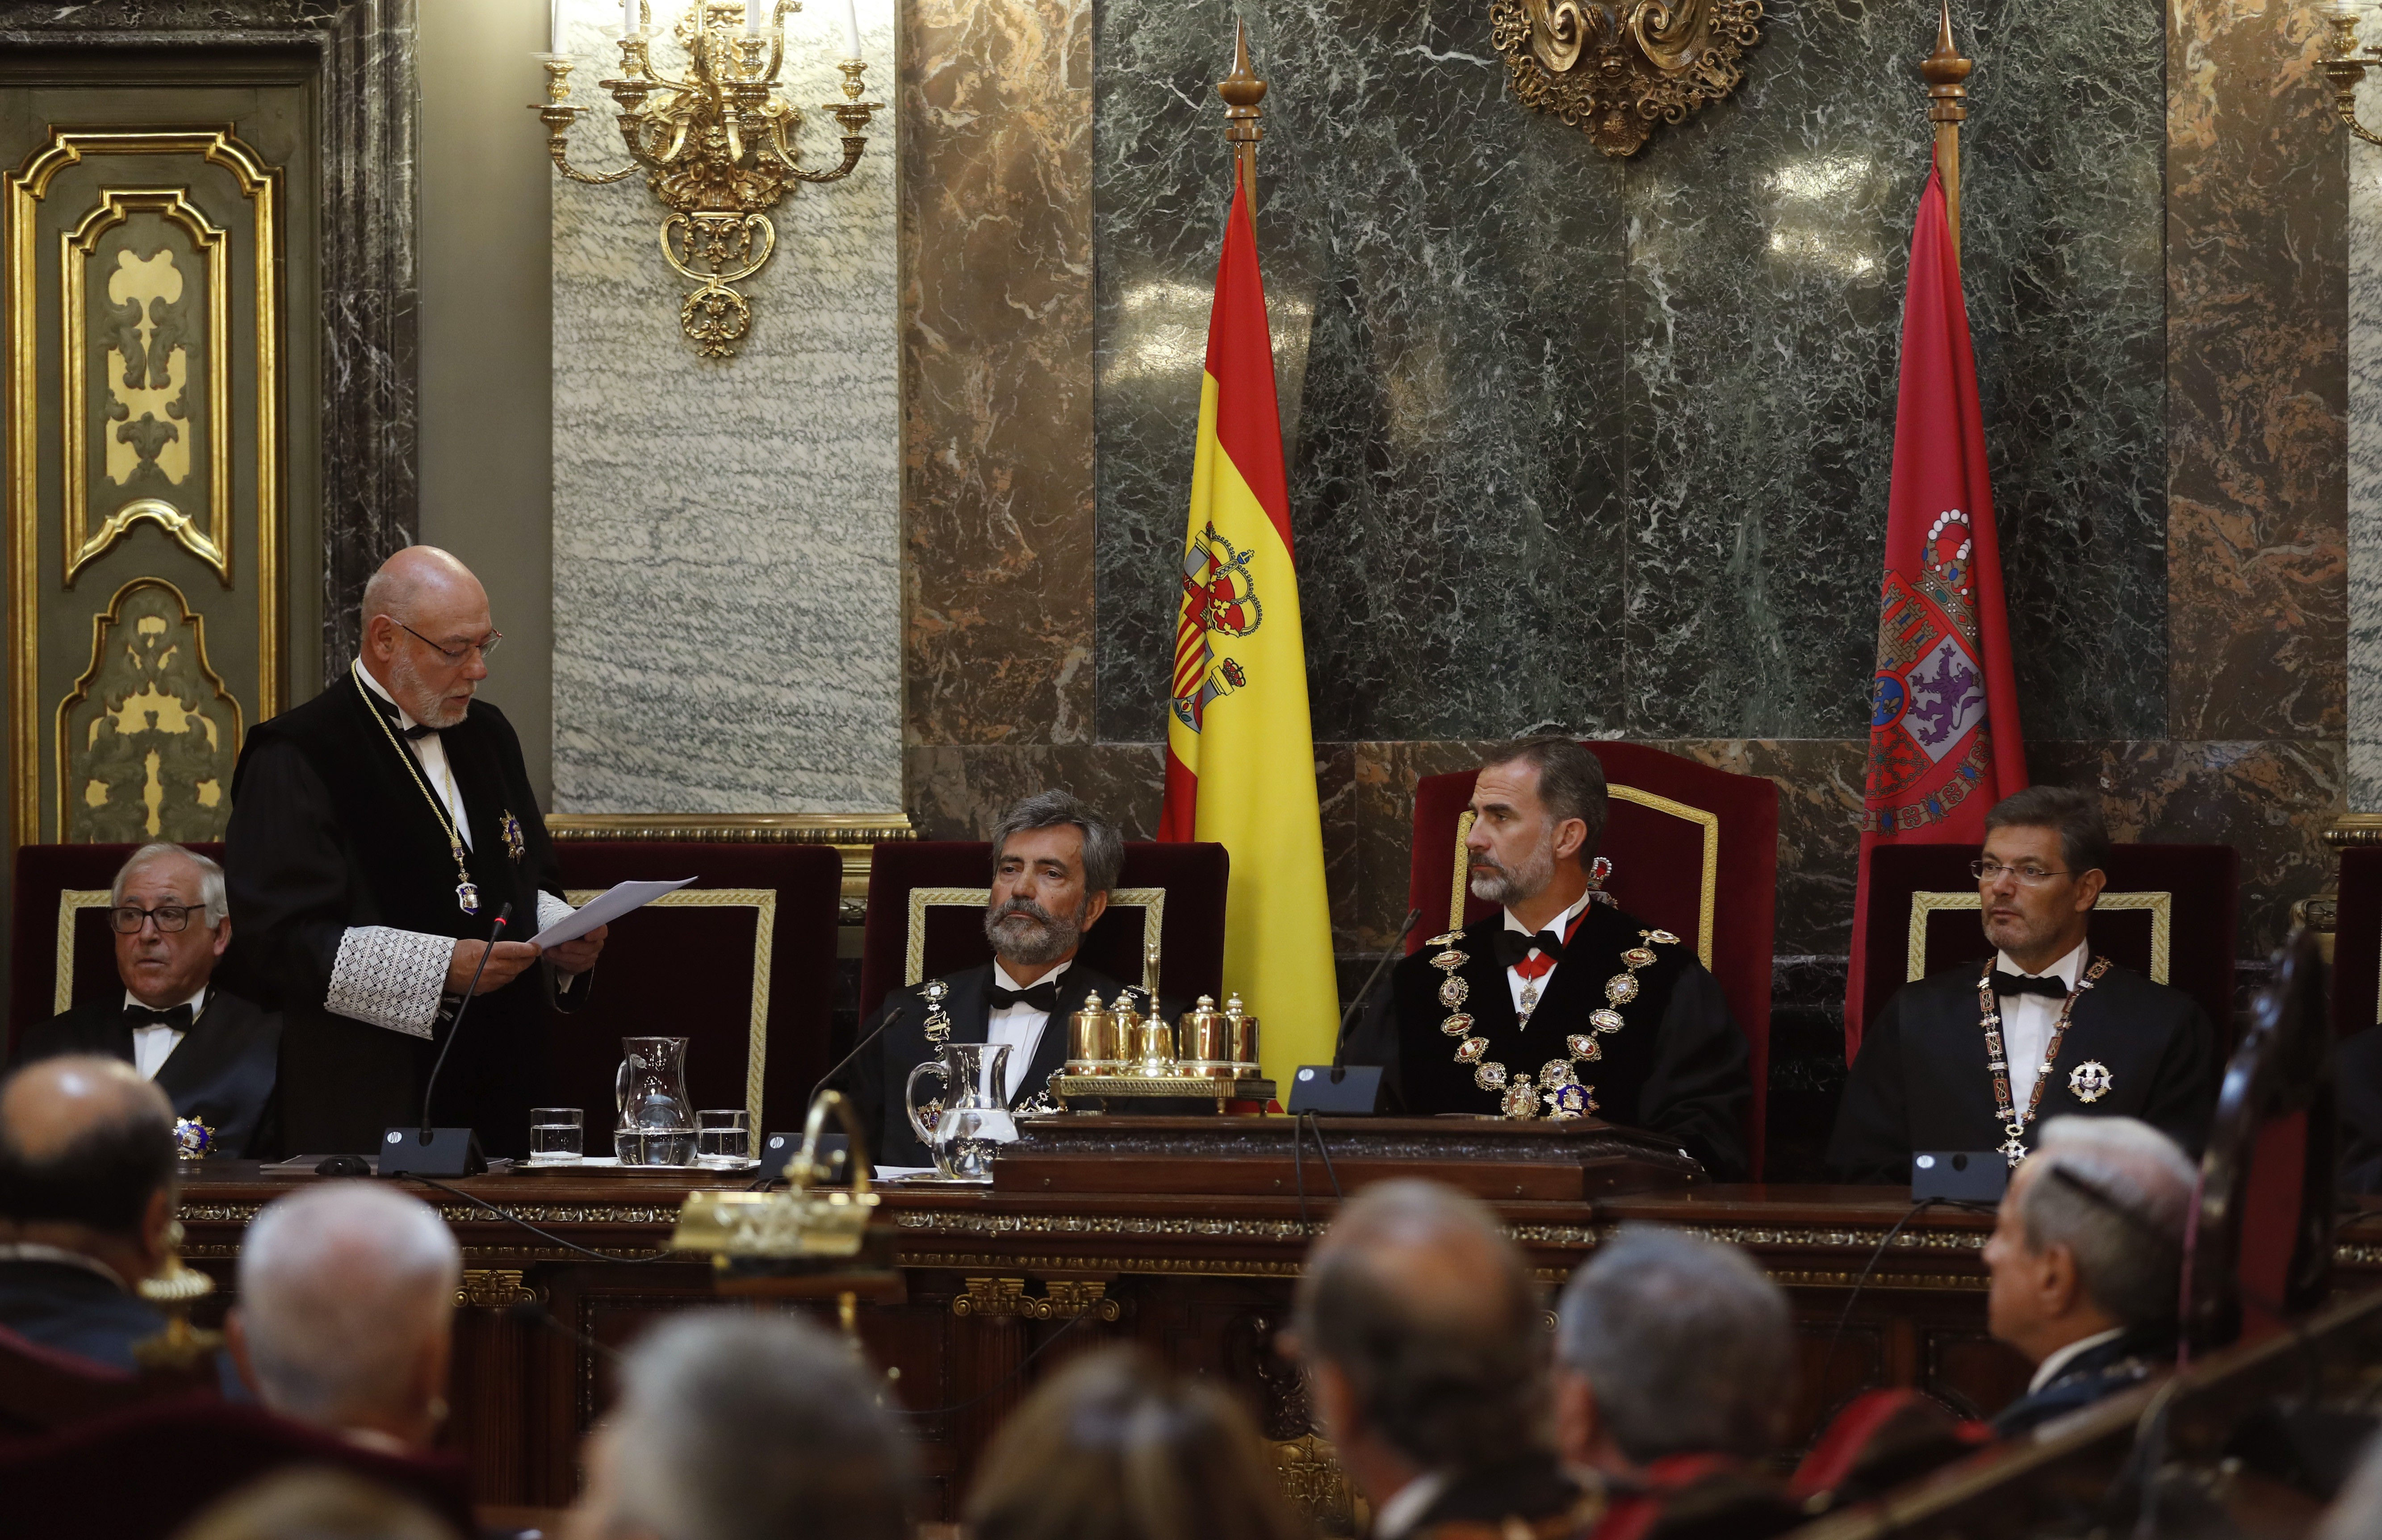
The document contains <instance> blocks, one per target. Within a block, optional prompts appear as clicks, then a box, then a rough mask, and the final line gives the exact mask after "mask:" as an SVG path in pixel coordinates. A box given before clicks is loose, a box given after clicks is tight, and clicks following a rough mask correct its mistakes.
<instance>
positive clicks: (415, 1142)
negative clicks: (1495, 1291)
mask: <svg viewBox="0 0 2382 1540" xmlns="http://www.w3.org/2000/svg"><path fill="white" fill-rule="evenodd" d="M512 918H513V906H511V905H510V904H507V905H506V906H504V907H503V908H501V909H499V910H497V919H496V928H495V930H493V931H492V932H491V933H490V935H489V937H488V941H487V944H486V945H485V946H483V947H482V948H481V949H480V961H479V963H478V964H477V966H475V967H473V969H472V981H471V982H470V983H469V984H466V985H465V986H464V987H463V998H462V1000H461V1002H460V1004H457V1005H456V1007H455V1019H454V1021H453V1022H452V1023H451V1024H450V1025H449V1026H448V1029H447V1041H445V1042H444V1043H442V1044H440V1045H439V1049H438V1058H437V1060H436V1062H435V1063H434V1064H432V1065H431V1066H430V1078H429V1079H428V1080H427V1081H426V1082H424V1085H423V1088H422V1122H421V1124H420V1126H419V1127H414V1128H402V1127H399V1128H391V1129H389V1130H388V1131H387V1133H385V1134H383V1135H381V1146H380V1174H381V1175H382V1176H384V1177H403V1176H408V1175H418V1176H423V1177H476V1176H478V1175H479V1174H480V1173H481V1172H483V1171H485V1170H486V1169H487V1167H488V1163H487V1160H486V1159H485V1157H484V1156H483V1155H482V1154H481V1153H480V1139H479V1135H478V1134H477V1133H476V1132H474V1131H473V1130H472V1129H470V1128H434V1127H431V1126H430V1102H431V1098H432V1097H433V1096H435V1095H436V1093H437V1090H438V1076H439V1074H440V1072H441V1071H443V1070H445V1069H446V1067H447V1055H448V1054H449V1053H453V1052H454V1051H455V1040H456V1039H457V1038H460V1037H461V1036H462V1035H463V1016H464V1014H465V1013H466V1012H467V1011H469V1010H470V1009H471V1008H472V997H473V995H475V994H476V993H478V992H479V989H480V975H481V974H482V973H484V972H485V971H486V969H487V967H488V955H489V954H490V953H492V952H494V951H495V950H496V949H497V942H498V941H499V940H501V939H502V938H503V936H504V933H505V927H506V926H507V925H509V924H510V923H511V922H512Z"/></svg>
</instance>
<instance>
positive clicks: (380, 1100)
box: [224, 546, 604, 1155]
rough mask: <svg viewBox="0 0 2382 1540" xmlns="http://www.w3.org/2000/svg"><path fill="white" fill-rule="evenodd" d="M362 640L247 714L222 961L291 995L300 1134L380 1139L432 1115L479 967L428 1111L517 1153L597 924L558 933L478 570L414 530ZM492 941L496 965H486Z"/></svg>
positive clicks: (549, 858) (372, 601) (286, 1056)
mask: <svg viewBox="0 0 2382 1540" xmlns="http://www.w3.org/2000/svg"><path fill="white" fill-rule="evenodd" d="M362 618H363V647H362V653H361V655H360V656H359V657H357V658H356V659H354V660H353V661H352V662H351V663H350V665H349V666H348V667H347V668H346V669H344V670H342V671H340V673H339V675H338V677H337V678H336V679H334V680H333V681H332V683H331V684H330V686H329V687H328V688H326V689H325V690H324V692H323V693H322V694H321V695H319V696H315V697H314V698H313V700H310V701H308V702H306V703H305V704H304V705H303V706H300V707H297V708H294V709H291V710H289V711H285V712H283V713H282V714H281V715H280V716H278V717H276V718H274V719H273V720H272V721H267V722H263V723H260V724H259V725H258V726H257V727H256V729H255V730H254V731H252V733H249V735H248V742H247V744H246V745H245V746H244V747H243V748H242V749H241V751H240V757H239V768H238V769H237V770H235V771H234V772H233V775H232V813H231V826H230V829H229V832H227V835H226V849H225V853H224V869H225V873H226V876H227V879H228V881H229V884H230V889H231V910H232V918H233V919H234V920H235V921H236V922H237V929H236V930H234V932H233V934H234V940H233V942H232V953H231V955H230V957H229V958H227V970H229V971H230V972H232V973H233V974H234V975H235V976H236V977H238V978H239V979H241V980H243V981H244V983H245V984H246V986H247V989H248V990H249V991H251V992H253V993H252V998H260V999H264V1000H266V1001H269V1002H270V1003H271V1004H276V1005H277V1006H278V1007H279V1008H280V1010H281V1013H282V1032H281V1078H280V1084H281V1119H282V1129H283V1140H282V1142H283V1145H284V1147H285V1151H286V1152H289V1153H300V1152H305V1153H337V1152H366V1151H371V1150H374V1149H376V1148H377V1147H378V1145H379V1143H380V1138H381V1133H382V1130H383V1129H385V1128H387V1127H393V1126H395V1125H399V1124H409V1123H412V1122H414V1121H416V1120H417V1119H419V1118H420V1117H421V1115H422V1097H423V1092H424V1082H425V1081H426V1079H427V1078H428V1077H429V1075H430V1071H431V1066H432V1064H433V1062H434V1061H435V1059H436V1056H437V1053H438V1052H439V1049H440V1047H441V1045H442V1044H443V1042H444V1041H445V1039H446V1035H447V1033H448V1030H449V1029H451V1027H452V1024H453V1022H454V1019H455V1015H456V1010H457V1007H458V1006H459V1005H460V1003H461V1001H462V998H463V993H464V992H465V990H466V989H468V988H470V987H471V981H472V979H473V971H474V969H479V970H480V971H479V984H478V990H477V992H478V994H479V995H480V996H481V997H482V998H481V999H480V1000H479V1002H478V1003H477V1004H475V1005H474V1006H473V1009H472V1012H471V1016H470V1018H469V1024H468V1027H467V1029H466V1030H465V1031H464V1033H463V1035H462V1037H461V1038H460V1040H459V1041H457V1042H456V1044H455V1048H454V1053H453V1055H452V1057H451V1058H450V1059H449V1060H448V1064H447V1067H446V1072H445V1075H444V1076H443V1078H441V1079H440V1080H439V1083H438V1100H437V1101H436V1103H434V1104H433V1105H432V1107H431V1109H430V1115H431V1121H432V1122H434V1123H436V1124H440V1125H446V1126H462V1125H468V1126H470V1127H473V1128H474V1129H476V1130H477V1131H478V1133H479V1136H480V1143H481V1145H482V1147H483V1148H484V1149H485V1150H486V1151H487V1152H488V1153H490V1154H492V1155H499V1154H521V1153H525V1152H526V1150H527V1146H528V1142H529V1109H530V1107H531V1106H532V1104H533V1103H535V1102H537V1101H538V1100H539V1099H540V1098H542V1097H544V1096H546V1095H547V1094H549V1093H548V1091H547V1090H546V1065H545V1054H544V1041H545V1034H546V1003H547V1000H548V998H549V997H551V998H552V999H553V1000H554V1001H555V1002H556V1003H557V1004H560V1005H561V1006H563V1007H564V1008H565V1009H568V1008H570V1007H571V1005H572V1004H576V1003H577V1002H578V1001H579V1000H581V999H583V998H584V995H585V992H586V989H587V987H588V978H587V975H588V970H589V969H591V968H593V967H595V959H596V956H597V955H598V954H599V953H600V952H601V951H602V950H603V945H604V931H603V930H602V929H601V928H598V929H596V930H593V931H590V932H589V933H588V934H587V935H585V936H583V937H582V938H580V939H579V940H577V941H574V942H567V943H565V944H563V945H561V946H559V947H557V948H555V949H554V950H553V951H552V952H550V953H546V954H544V955H541V953H540V951H539V949H538V948H537V947H536V946H535V945H534V944H532V943H530V942H527V941H526V940H520V939H516V940H509V941H500V942H495V944H493V945H491V944H490V942H489V937H490V935H491V932H492V929H493V926H494V923H495V920H496V918H497V913H498V912H499V911H500V910H501V909H502V908H503V907H504V906H506V905H507V904H510V905H511V906H512V919H511V922H510V926H509V928H508V930H507V932H506V933H507V934H508V935H510V936H511V937H515V938H523V937H528V936H532V935H534V934H536V933H537V932H538V931H539V930H543V929H544V928H545V927H546V926H547V925H549V924H552V923H553V922H554V921H555V920H557V919H559V918H561V917H562V916H564V915H566V914H568V913H569V912H570V908H571V906H570V905H569V904H568V903H566V902H565V901H564V899H563V896H562V879H561V874H560V873H559V871H558V870H557V869H556V867H555V862H554V850H553V847H552V845H551V844H548V842H547V839H546V819H544V817H543V816H542V815H541V814H540V813H539V810H538V806H537V799H536V795H535V794H534V792H532V790H531V789H530V783H529V771H528V770H527V769H526V768H525V767H524V766H523V764H522V752H521V740H520V738H518V737H517V736H516V735H515V734H514V733H513V729H512V724H511V723H510V722H508V721H505V718H504V714H503V713H502V712H500V711H498V710H497V708H495V707H494V706H491V705H489V704H488V703H487V702H486V701H484V700H481V699H479V698H477V691H478V688H479V684H480V681H482V680H484V679H485V678H486V677H487V676H488V667H487V659H488V657H489V655H490V654H492V653H493V652H494V651H495V650H496V647H497V643H498V642H500V641H501V640H502V639H503V636H502V634H501V633H499V632H498V631H497V629H496V627H495V626H494V625H493V624H492V623H490V619H489V614H488V596H487V592H486V590H485V589H484V588H482V587H481V586H480V581H479V579H477V578H475V577H473V575H472V573H471V571H470V569H468V568H466V567H465V566H464V565H463V563H461V562H460V561H457V560H456V559H455V558H454V557H452V556H450V555H448V553H447V552H445V551H443V550H439V549H437V548H436V547H432V546H410V547H408V548H405V549H404V550H401V551H399V552H398V553H397V554H396V555H395V556H392V557H390V558H389V559H388V561H387V562H385V563H384V564H383V565H382V567H381V569H380V571H379V572H377V573H374V574H373V577H372V581H371V582H370V583H368V584H367V585H365V587H364V596H363V608H362ZM484 961H485V967H482V964H483V962H484Z"/></svg>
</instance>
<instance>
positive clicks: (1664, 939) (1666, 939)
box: [1638, 930, 1680, 946]
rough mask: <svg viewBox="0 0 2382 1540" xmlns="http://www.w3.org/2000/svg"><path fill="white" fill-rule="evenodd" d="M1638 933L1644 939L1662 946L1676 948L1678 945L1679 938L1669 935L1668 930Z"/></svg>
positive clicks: (1641, 931)
mask: <svg viewBox="0 0 2382 1540" xmlns="http://www.w3.org/2000/svg"><path fill="white" fill-rule="evenodd" d="M1638 933H1639V935H1641V936H1643V937H1645V938H1646V939H1647V940H1648V941H1650V942H1661V943H1662V944H1663V945H1664V946H1677V945H1678V944H1680V943H1679V938H1678V937H1676V936H1675V935H1673V934H1671V932H1669V931H1668V930H1640V931H1639V932H1638Z"/></svg>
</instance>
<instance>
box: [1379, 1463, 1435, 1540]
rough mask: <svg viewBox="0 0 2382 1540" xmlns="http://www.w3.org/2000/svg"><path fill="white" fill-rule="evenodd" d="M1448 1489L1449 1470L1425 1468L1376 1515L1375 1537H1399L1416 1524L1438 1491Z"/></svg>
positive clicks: (1433, 1500)
mask: <svg viewBox="0 0 2382 1540" xmlns="http://www.w3.org/2000/svg"><path fill="white" fill-rule="evenodd" d="M1446 1490H1447V1472H1444V1471H1425V1472H1423V1473H1422V1474H1420V1475H1418V1476H1417V1477H1415V1479H1414V1480H1412V1481H1410V1482H1408V1483H1406V1485H1404V1486H1401V1487H1399V1488H1398V1489H1397V1490H1396V1491H1395V1492H1393V1493H1391V1494H1390V1500H1389V1501H1387V1502H1385V1503H1383V1504H1382V1505H1381V1511H1380V1512H1378V1513H1376V1514H1374V1515H1373V1540H1398V1537H1399V1536H1400V1535H1402V1534H1406V1531H1408V1530H1410V1529H1412V1528H1414V1527H1415V1525H1416V1523H1417V1522H1419V1521H1420V1520H1421V1518H1422V1516H1423V1515H1424V1514H1425V1513H1427V1512H1429V1511H1430V1505H1431V1504H1433V1503H1435V1502H1437V1501H1438V1500H1439V1495H1440V1494H1441V1493H1442V1492H1444V1491H1446Z"/></svg>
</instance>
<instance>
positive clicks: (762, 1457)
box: [565, 1311, 912, 1540]
mask: <svg viewBox="0 0 2382 1540" xmlns="http://www.w3.org/2000/svg"><path fill="white" fill-rule="evenodd" d="M621 1377H622V1380H623V1382H624V1384H623V1390H622V1394H621V1398H620V1409H619V1410H618V1411H615V1412H614V1413H613V1414H612V1417H611V1420H610V1421H609V1422H608V1423H607V1424H606V1425H605V1426H604V1427H603V1428H602V1429H601V1430H599V1431H598V1432H597V1434H596V1435H595V1437H594V1438H593V1439H592V1440H591V1441H590V1444H589V1448H588V1459H587V1488H586V1491H585V1493H584V1494H583V1496H582V1497H581V1498H580V1506H579V1507H578V1508H577V1509H575V1510H574V1511H573V1513H572V1516H571V1524H570V1526H568V1527H567V1529H566V1531H565V1533H566V1534H568V1535H570V1536H571V1540H780V1537H782V1536H786V1535H819V1536H831V1537H833V1540H909V1535H910V1520H909V1512H908V1508H909V1497H910V1485H911V1479H912V1472H911V1455H910V1441H909V1436H908V1435H907V1434H906V1433H904V1432H903V1431H902V1426H901V1424H900V1421H899V1419H898V1418H897V1417H896V1415H895V1414H894V1413H893V1412H891V1411H888V1410H887V1409H886V1408H885V1407H884V1406H882V1405H881V1404H879V1401H878V1391H879V1388H880V1387H879V1386H878V1385H877V1384H876V1383H875V1381H874V1379H873V1377H872V1376H871V1375H870V1374H869V1373H868V1371H867V1369H866V1366H865V1365H864V1364H863V1363H862V1362H861V1361H859V1360H858V1359H857V1358H855V1357H854V1356H853V1353H852V1351H851V1349H849V1348H848V1347H846V1346H845V1344H844V1343H843V1342H841V1340H839V1339H838V1338H836V1337H832V1336H830V1335H829V1334H828V1333H827V1332H825V1331H822V1330H821V1329H819V1328H818V1327H817V1326H815V1325H812V1324H810V1323H809V1322H808V1321H806V1320H804V1319H802V1318H801V1317H799V1316H792V1315H756V1314H747V1313H744V1312H728V1311H698V1312H692V1313H689V1314H685V1315H681V1316H678V1317H676V1318H674V1319H672V1320H669V1321H667V1322H664V1323H663V1324H661V1325H659V1326H657V1327H656V1328H655V1329H654V1330H653V1331H652V1332H651V1333H649V1334H648V1335H647V1336H646V1337H644V1338H643V1339H642V1340H640V1341H639V1342H638V1343H637V1345H636V1347H635V1348H634V1349H632V1350H631V1351H630V1353H629V1358H628V1362H627V1364H626V1366H625V1367H624V1368H623V1370H622V1372H621Z"/></svg>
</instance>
